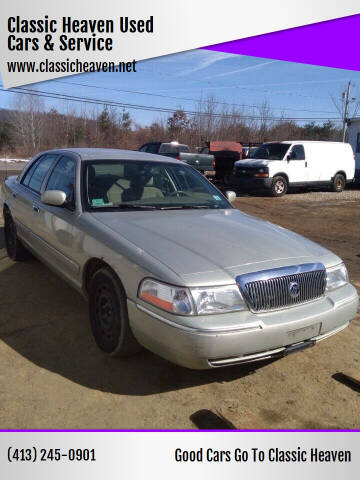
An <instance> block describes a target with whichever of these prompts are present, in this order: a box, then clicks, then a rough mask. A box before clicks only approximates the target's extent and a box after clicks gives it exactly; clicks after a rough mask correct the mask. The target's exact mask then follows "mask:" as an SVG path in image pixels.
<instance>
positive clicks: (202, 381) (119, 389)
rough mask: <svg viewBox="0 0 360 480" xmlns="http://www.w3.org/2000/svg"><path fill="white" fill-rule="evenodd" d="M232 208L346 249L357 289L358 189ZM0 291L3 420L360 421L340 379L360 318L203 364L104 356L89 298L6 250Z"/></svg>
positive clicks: (357, 398)
mask: <svg viewBox="0 0 360 480" xmlns="http://www.w3.org/2000/svg"><path fill="white" fill-rule="evenodd" d="M235 205H236V207H238V208H239V209H241V210H243V211H245V212H247V213H249V214H253V215H257V216H259V217H262V218H264V219H266V220H270V221H272V222H274V223H278V224H281V225H282V226H284V227H287V228H290V229H292V230H294V231H296V232H298V233H300V234H303V235H305V236H307V237H309V238H311V239H312V240H315V241H317V242H319V243H321V244H322V245H324V246H326V247H328V248H330V249H331V250H333V251H334V252H335V253H337V254H339V255H340V256H341V257H342V258H343V259H344V260H345V262H346V264H347V266H348V268H349V273H350V278H351V281H352V282H353V283H354V284H355V285H356V286H357V288H358V290H359V291H360V245H359V224H360V198H359V192H358V191H347V192H345V193H343V194H335V193H328V192H323V193H319V192H314V193H305V194H290V195H287V196H286V197H283V198H269V197H264V198H263V197H251V196H247V197H241V198H238V199H237V200H236V202H235ZM1 242H2V240H1V228H0V249H1V248H2V246H3V245H1ZM0 295H1V296H0V364H1V369H0V405H1V408H0V428H194V425H193V423H192V422H191V420H190V415H191V414H193V413H194V412H195V411H197V410H200V409H210V410H212V411H214V412H216V411H217V412H220V413H221V414H222V415H224V416H225V417H226V418H227V419H228V420H230V421H231V422H232V423H233V424H234V425H235V426H236V427H238V428H251V429H254V428H276V429H278V428H298V429H310V428H316V429H326V428H360V416H359V411H360V394H359V391H358V390H356V389H352V388H349V387H348V386H346V385H344V384H343V383H340V382H339V381H337V380H336V379H335V378H337V377H336V374H338V373H339V372H345V371H348V370H354V369H355V371H357V372H359V367H360V342H359V336H360V319H359V315H358V316H357V318H356V319H355V320H354V321H353V322H352V324H351V326H350V327H349V328H348V329H346V330H345V331H343V332H342V333H340V334H338V335H336V336H334V337H332V338H330V339H328V340H326V341H324V342H322V343H320V344H319V345H317V346H316V347H314V348H312V349H308V350H306V351H303V352H299V353H296V354H294V355H290V356H288V357H286V358H283V359H281V360H277V361H272V362H267V363H260V364H250V365H249V366H237V367H232V368H227V369H221V370H220V369H219V370H214V371H201V372H197V371H191V370H187V369H184V368H181V367H177V366H175V365H172V364H170V363H168V362H166V361H165V360H162V359H161V358H159V357H157V356H156V355H153V354H151V353H150V352H147V351H143V352H141V353H140V354H139V355H137V356H135V357H131V358H124V359H112V358H108V357H106V356H105V355H104V354H102V353H101V352H100V351H99V350H98V349H97V348H96V346H95V345H94V342H93V340H92V338H91V334H90V327H89V322H88V314H87V305H86V303H85V301H84V300H83V299H82V298H81V297H80V296H79V295H78V294H77V293H76V292H75V291H74V290H72V289H71V288H70V287H69V286H68V285H67V284H65V283H64V282H63V281H62V280H61V279H59V278H58V277H57V276H56V275H55V274H53V273H52V272H51V271H50V270H49V269H48V268H46V267H45V266H43V265H42V264H41V263H40V262H38V261H36V260H31V261H28V262H24V263H16V264H14V263H12V262H11V261H10V260H9V259H8V258H6V257H5V253H4V250H2V251H1V250H0ZM334 375H335V377H334Z"/></svg>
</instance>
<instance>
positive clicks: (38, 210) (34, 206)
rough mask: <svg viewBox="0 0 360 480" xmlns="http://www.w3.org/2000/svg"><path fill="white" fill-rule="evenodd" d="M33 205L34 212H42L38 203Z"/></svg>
mask: <svg viewBox="0 0 360 480" xmlns="http://www.w3.org/2000/svg"><path fill="white" fill-rule="evenodd" d="M32 207H33V210H34V212H36V213H39V212H40V208H39V207H37V206H36V205H33V206H32Z"/></svg>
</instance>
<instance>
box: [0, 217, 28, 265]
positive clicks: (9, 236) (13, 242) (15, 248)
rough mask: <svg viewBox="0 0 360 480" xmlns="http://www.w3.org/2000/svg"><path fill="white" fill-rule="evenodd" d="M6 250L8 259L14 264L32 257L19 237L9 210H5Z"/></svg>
mask: <svg viewBox="0 0 360 480" xmlns="http://www.w3.org/2000/svg"><path fill="white" fill-rule="evenodd" d="M4 236H5V248H6V252H7V254H8V257H9V258H11V260H13V261H14V262H22V261H24V260H27V259H28V258H30V257H31V254H30V252H29V250H27V249H26V248H25V247H24V245H23V244H22V242H21V240H20V239H19V237H18V236H17V232H16V225H15V222H14V220H13V218H12V216H11V213H10V212H9V210H8V209H5V210H4Z"/></svg>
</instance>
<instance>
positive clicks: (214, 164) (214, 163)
mask: <svg viewBox="0 0 360 480" xmlns="http://www.w3.org/2000/svg"><path fill="white" fill-rule="evenodd" d="M212 165H213V169H214V170H215V167H216V161H215V158H214V160H213V163H212Z"/></svg>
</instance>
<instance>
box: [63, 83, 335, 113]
mask: <svg viewBox="0 0 360 480" xmlns="http://www.w3.org/2000/svg"><path fill="white" fill-rule="evenodd" d="M56 83H63V84H65V85H77V86H80V87H88V88H96V89H100V90H111V91H114V92H121V93H133V94H136V95H146V96H151V97H160V98H171V99H173V100H181V101H186V102H199V101H201V99H196V98H189V97H175V96H172V95H163V94H160V93H150V92H141V91H139V90H125V89H120V88H110V87H100V86H98V85H90V84H88V83H77V82H64V81H62V80H57V81H56ZM205 101H206V100H205ZM212 103H214V104H218V105H227V106H229V107H248V108H259V106H258V105H248V104H246V103H229V102H221V101H218V100H212ZM272 108H273V109H275V110H290V111H293V112H310V113H315V112H316V113H337V112H335V111H328V110H307V109H298V108H289V107H272Z"/></svg>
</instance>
